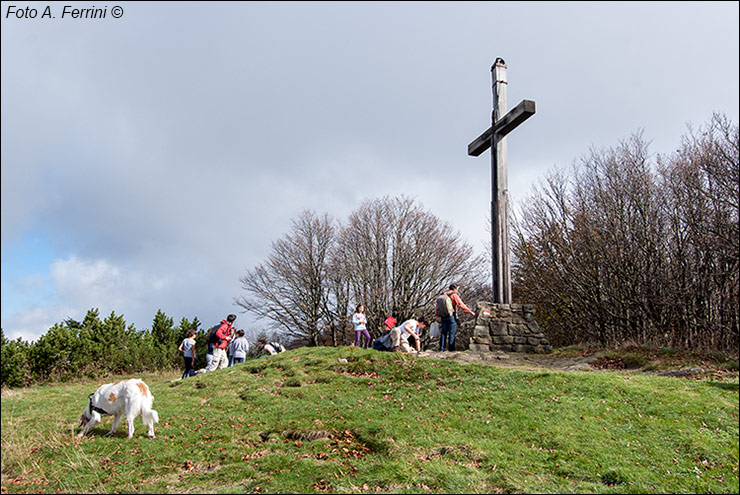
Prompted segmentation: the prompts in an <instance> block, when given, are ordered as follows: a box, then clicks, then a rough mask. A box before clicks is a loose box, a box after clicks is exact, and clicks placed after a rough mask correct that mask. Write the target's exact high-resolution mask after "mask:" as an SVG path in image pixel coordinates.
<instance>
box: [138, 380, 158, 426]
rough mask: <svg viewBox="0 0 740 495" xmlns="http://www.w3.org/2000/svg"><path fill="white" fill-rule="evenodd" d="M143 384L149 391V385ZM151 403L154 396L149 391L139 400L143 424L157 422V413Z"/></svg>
mask: <svg viewBox="0 0 740 495" xmlns="http://www.w3.org/2000/svg"><path fill="white" fill-rule="evenodd" d="M144 386H145V387H146V390H147V392H149V387H147V386H146V384H145V385H144ZM153 403H154V397H152V394H151V392H149V393H147V394H146V397H144V400H142V402H141V419H142V421H144V424H145V425H147V424H157V423H159V414H157V411H155V410H154V409H152V404H153Z"/></svg>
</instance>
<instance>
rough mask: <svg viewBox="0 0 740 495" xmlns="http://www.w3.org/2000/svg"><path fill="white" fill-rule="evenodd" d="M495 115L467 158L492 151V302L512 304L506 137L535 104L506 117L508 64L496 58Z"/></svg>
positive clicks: (525, 102)
mask: <svg viewBox="0 0 740 495" xmlns="http://www.w3.org/2000/svg"><path fill="white" fill-rule="evenodd" d="M491 76H492V79H493V115H492V118H491V127H489V128H488V129H487V130H486V131H485V132H484V133H483V134H481V135H480V136H478V138H477V139H475V140H474V141H473V142H472V143H470V144H469V145H468V155H471V156H478V155H480V154H481V153H483V152H484V151H486V150H487V149H488V148H491V244H492V246H491V249H492V269H493V285H492V287H491V288H492V290H493V302H494V303H502V304H510V303H511V262H510V259H509V186H508V177H507V169H506V135H507V134H508V133H510V132H511V131H513V130H514V129H516V128H517V126H519V124H521V123H522V122H524V121H525V120H527V119H528V118H529V117H531V116H532V115H534V113H535V104H534V101H532V100H522V102H521V103H519V104H518V105H517V106H515V107H514V108H513V109H512V110H511V111H510V112H508V113H506V85H507V81H506V63H505V62H504V60H503V59H501V58H497V59H496V62H495V63H494V64H493V66H492V67H491Z"/></svg>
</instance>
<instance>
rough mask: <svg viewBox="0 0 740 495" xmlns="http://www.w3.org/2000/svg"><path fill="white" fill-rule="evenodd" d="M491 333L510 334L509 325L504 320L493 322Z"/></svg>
mask: <svg viewBox="0 0 740 495" xmlns="http://www.w3.org/2000/svg"><path fill="white" fill-rule="evenodd" d="M490 329H491V335H509V325H508V323H506V322H503V321H492V322H491V326H490Z"/></svg>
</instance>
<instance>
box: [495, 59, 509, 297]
mask: <svg viewBox="0 0 740 495" xmlns="http://www.w3.org/2000/svg"><path fill="white" fill-rule="evenodd" d="M491 82H492V85H493V114H492V116H491V128H494V127H495V126H496V122H498V121H499V120H500V119H501V117H503V116H504V115H505V114H506V85H507V81H506V64H505V63H504V61H503V59H501V58H497V59H496V62H495V63H494V64H493V66H492V67H491ZM491 242H492V244H491V249H492V254H493V256H492V258H493V259H492V270H493V285H492V286H491V289H492V290H493V302H498V303H504V304H510V303H511V273H510V266H511V262H510V259H509V178H508V173H507V170H506V137H505V136H501V135H500V134H498V133H497V132H492V133H491Z"/></svg>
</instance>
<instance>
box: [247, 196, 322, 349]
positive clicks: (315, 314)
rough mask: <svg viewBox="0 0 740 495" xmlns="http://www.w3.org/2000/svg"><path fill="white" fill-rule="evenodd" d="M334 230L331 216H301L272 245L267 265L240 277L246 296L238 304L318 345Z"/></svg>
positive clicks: (260, 317)
mask: <svg viewBox="0 0 740 495" xmlns="http://www.w3.org/2000/svg"><path fill="white" fill-rule="evenodd" d="M335 230H336V228H335V225H334V221H333V220H332V219H331V218H330V217H329V216H328V215H326V214H325V215H323V216H319V215H317V214H316V213H314V212H311V211H305V212H303V213H302V214H301V215H300V217H299V218H298V219H297V220H295V221H293V226H292V229H291V232H290V233H289V234H286V235H285V236H284V237H283V238H282V239H280V240H278V241H275V242H273V243H272V252H271V254H270V255H269V256H268V259H267V261H266V262H265V263H264V264H261V265H259V266H257V267H256V268H255V269H254V270H249V271H247V274H246V275H245V276H244V277H241V278H240V281H241V282H242V287H243V288H244V290H246V291H247V293H248V295H246V296H243V297H240V298H236V299H235V302H236V304H238V305H239V306H241V307H243V308H244V309H246V310H247V311H249V312H252V313H254V314H255V315H257V317H258V319H262V318H266V319H268V320H269V321H270V322H271V324H272V325H271V326H274V327H276V328H279V329H282V330H283V331H284V332H285V333H286V334H288V335H290V336H292V337H293V338H295V339H299V340H303V341H305V343H307V344H308V345H309V346H316V345H319V343H320V334H321V331H322V329H323V327H324V326H325V325H326V323H327V319H326V317H327V305H328V303H327V299H328V298H329V290H330V288H329V285H328V284H327V281H328V273H327V268H328V263H329V250H330V248H331V246H332V244H333V243H334V240H335Z"/></svg>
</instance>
